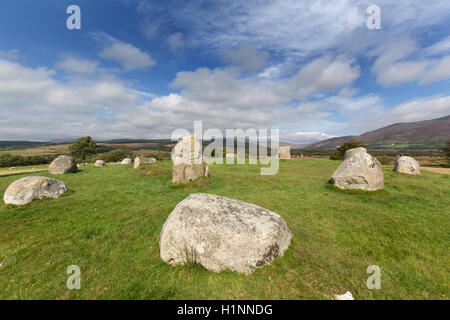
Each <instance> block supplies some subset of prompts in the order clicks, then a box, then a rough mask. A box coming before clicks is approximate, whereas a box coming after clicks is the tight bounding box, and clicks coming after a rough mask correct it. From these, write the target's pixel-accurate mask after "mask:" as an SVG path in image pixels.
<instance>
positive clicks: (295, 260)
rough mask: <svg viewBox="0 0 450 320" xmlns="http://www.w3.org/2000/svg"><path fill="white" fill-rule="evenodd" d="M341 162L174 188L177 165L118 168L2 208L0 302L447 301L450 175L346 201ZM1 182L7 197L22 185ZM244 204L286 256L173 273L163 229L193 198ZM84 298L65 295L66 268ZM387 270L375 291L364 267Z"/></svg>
mask: <svg viewBox="0 0 450 320" xmlns="http://www.w3.org/2000/svg"><path fill="white" fill-rule="evenodd" d="M339 163H340V162H339V161H331V160H326V159H305V160H291V161H281V162H280V171H279V173H278V174H277V175H274V176H261V175H260V174H259V166H256V165H214V166H212V167H211V170H210V172H211V177H210V178H201V179H199V180H196V181H194V182H191V183H189V184H187V185H186V186H175V185H172V184H171V182H170V179H171V165H172V164H171V162H170V161H161V162H158V163H157V164H155V165H149V166H144V167H142V168H140V169H133V167H132V165H130V166H124V165H117V164H111V165H108V166H107V167H104V168H95V167H93V166H92V165H88V166H86V167H83V166H82V167H81V168H80V169H81V171H80V172H78V173H76V174H66V175H63V176H52V175H49V174H48V173H47V172H43V173H33V174H28V175H43V176H49V177H52V178H55V179H59V180H62V181H64V182H65V183H66V184H67V185H68V187H69V192H68V193H67V194H65V195H63V196H61V197H60V198H59V199H44V200H37V201H33V202H32V203H30V204H28V205H25V206H21V207H14V206H6V205H5V204H4V203H3V201H2V202H1V204H0V299H333V296H334V294H342V293H344V292H345V291H347V290H349V291H351V292H352V294H353V296H354V297H355V299H448V296H449V287H448V283H449V268H448V266H449V262H450V253H449V249H448V248H449V247H450V222H449V221H450V219H449V218H450V210H449V208H450V176H449V175H443V174H437V173H432V172H427V171H423V172H422V175H420V176H409V175H402V174H398V173H394V172H393V171H392V167H388V166H385V167H384V168H383V171H384V178H385V188H384V190H381V191H376V192H372V193H368V192H363V191H348V190H347V191H343V190H339V189H337V188H335V187H334V186H332V185H330V184H328V183H327V181H328V179H329V177H330V175H331V174H332V173H333V171H334V170H335V169H336V168H337V167H338V165H339ZM26 175H27V174H22V175H20V174H19V175H14V176H4V177H0V196H1V197H3V192H4V191H5V190H6V188H7V186H8V185H9V184H10V183H11V182H13V181H14V180H16V179H18V178H20V177H22V176H26ZM195 192H203V193H213V194H217V195H222V196H226V197H231V198H236V199H240V200H243V201H247V202H250V203H254V204H256V205H259V206H262V207H264V208H267V209H269V210H272V211H274V212H277V213H278V214H280V215H281V216H283V217H284V219H285V220H286V222H287V225H288V226H289V228H290V230H291V232H292V242H291V245H290V247H289V248H288V250H287V251H286V253H285V254H284V256H283V257H281V258H278V259H276V260H275V261H274V262H273V263H272V264H270V265H267V266H265V267H263V268H260V269H257V270H256V271H255V272H254V273H252V274H251V275H248V276H246V275H241V274H236V273H232V272H228V271H223V272H221V273H213V272H211V271H208V270H206V269H204V268H203V267H202V266H199V265H196V264H189V265H186V266H179V267H172V266H170V265H168V264H165V263H164V262H163V261H162V260H161V259H160V257H159V234H160V231H161V228H162V226H163V224H164V222H165V220H166V218H167V216H168V215H169V214H170V212H171V211H172V210H173V208H174V207H175V206H176V204H177V203H179V202H180V201H181V200H183V199H184V198H185V197H187V196H188V195H189V194H191V193H195ZM70 265H77V266H79V267H80V269H81V289H80V290H69V289H67V287H66V280H67V278H68V276H69V275H68V274H67V273H66V270H67V267H68V266H70ZM370 265H377V266H379V267H380V269H381V289H379V290H376V289H374V290H370V289H368V288H367V286H366V280H367V278H368V277H369V276H370V274H367V273H366V269H367V267H368V266H370Z"/></svg>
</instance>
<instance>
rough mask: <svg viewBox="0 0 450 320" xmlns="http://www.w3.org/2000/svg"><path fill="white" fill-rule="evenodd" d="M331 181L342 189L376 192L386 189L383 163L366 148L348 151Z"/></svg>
mask: <svg viewBox="0 0 450 320" xmlns="http://www.w3.org/2000/svg"><path fill="white" fill-rule="evenodd" d="M330 181H331V183H333V184H334V185H335V186H337V187H338V188H340V189H360V190H366V191H375V190H378V189H382V188H383V187H384V178H383V170H382V168H381V163H380V162H379V161H378V160H377V159H376V158H374V157H372V156H371V155H370V154H368V153H367V150H366V149H364V148H355V149H350V150H347V152H346V153H345V155H344V161H342V163H341V164H340V166H339V168H337V169H336V171H335V172H334V173H333V175H332V176H331V179H330Z"/></svg>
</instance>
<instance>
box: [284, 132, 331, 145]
mask: <svg viewBox="0 0 450 320" xmlns="http://www.w3.org/2000/svg"><path fill="white" fill-rule="evenodd" d="M334 137H335V136H334V135H331V134H327V133H324V132H314V131H312V132H301V131H299V132H282V133H280V140H281V141H286V142H292V143H300V144H309V143H313V142H316V141H321V140H326V139H330V138H334Z"/></svg>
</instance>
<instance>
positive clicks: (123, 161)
mask: <svg viewBox="0 0 450 320" xmlns="http://www.w3.org/2000/svg"><path fill="white" fill-rule="evenodd" d="M120 164H131V159H130V158H125V159H123V160H122V162H121V163H120Z"/></svg>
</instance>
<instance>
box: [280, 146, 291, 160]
mask: <svg viewBox="0 0 450 320" xmlns="http://www.w3.org/2000/svg"><path fill="white" fill-rule="evenodd" d="M280 159H281V160H289V159H291V147H290V146H283V147H280Z"/></svg>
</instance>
